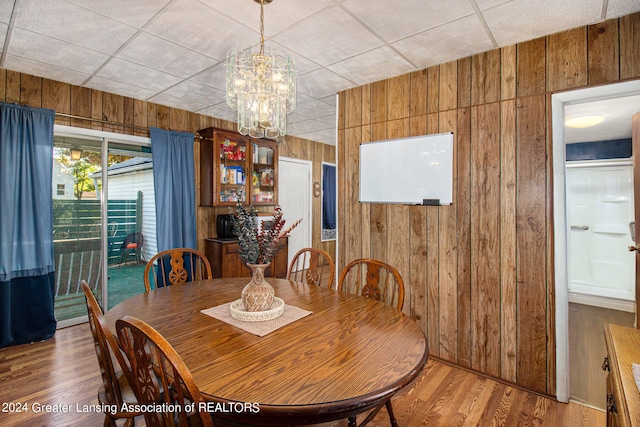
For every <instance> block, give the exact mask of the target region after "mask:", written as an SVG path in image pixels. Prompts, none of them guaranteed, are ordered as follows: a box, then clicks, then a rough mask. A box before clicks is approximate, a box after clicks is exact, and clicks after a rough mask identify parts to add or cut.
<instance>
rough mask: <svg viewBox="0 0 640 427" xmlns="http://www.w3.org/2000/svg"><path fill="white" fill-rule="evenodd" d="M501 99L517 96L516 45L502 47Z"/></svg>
mask: <svg viewBox="0 0 640 427" xmlns="http://www.w3.org/2000/svg"><path fill="white" fill-rule="evenodd" d="M500 56H501V58H500V99H511V98H515V97H516V74H517V60H516V46H515V45H511V46H506V47H503V48H502V49H500Z"/></svg>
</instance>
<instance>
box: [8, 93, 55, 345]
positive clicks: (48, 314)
mask: <svg viewBox="0 0 640 427" xmlns="http://www.w3.org/2000/svg"><path fill="white" fill-rule="evenodd" d="M54 118H55V112H54V111H53V110H44V109H38V108H30V107H23V106H18V105H13V104H5V103H0V209H1V210H2V212H1V214H0V215H1V220H0V347H6V346H9V345H16V344H24V343H28V342H34V341H41V340H45V339H48V338H51V337H52V336H53V335H54V333H55V331H56V318H55V314H54V308H53V302H54V295H55V290H54V260H53V204H52V198H51V186H52V171H53V122H54Z"/></svg>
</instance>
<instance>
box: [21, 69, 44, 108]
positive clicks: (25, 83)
mask: <svg viewBox="0 0 640 427" xmlns="http://www.w3.org/2000/svg"><path fill="white" fill-rule="evenodd" d="M20 104H25V105H30V106H32V107H37V108H41V107H42V78H41V77H36V76H31V75H29V74H22V76H21V78H20Z"/></svg>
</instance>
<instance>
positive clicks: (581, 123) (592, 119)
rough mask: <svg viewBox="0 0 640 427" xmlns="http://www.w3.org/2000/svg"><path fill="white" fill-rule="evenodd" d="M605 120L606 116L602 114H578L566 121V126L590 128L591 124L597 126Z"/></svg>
mask: <svg viewBox="0 0 640 427" xmlns="http://www.w3.org/2000/svg"><path fill="white" fill-rule="evenodd" d="M603 121H604V116H603V115H601V114H592V115H589V116H578V117H571V118H569V119H566V120H565V121H564V124H565V125H566V126H569V127H570V128H588V127H591V126H595V125H597V124H598V123H602V122H603Z"/></svg>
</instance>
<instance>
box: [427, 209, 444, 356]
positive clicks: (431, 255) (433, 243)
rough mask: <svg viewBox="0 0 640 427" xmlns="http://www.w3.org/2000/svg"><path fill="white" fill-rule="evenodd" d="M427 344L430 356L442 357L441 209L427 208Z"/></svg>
mask: <svg viewBox="0 0 640 427" xmlns="http://www.w3.org/2000/svg"><path fill="white" fill-rule="evenodd" d="M425 209H426V216H427V257H426V267H427V342H428V343H429V354H432V355H435V356H440V282H439V276H440V258H439V255H440V250H439V243H440V239H439V230H440V218H439V216H440V209H441V208H440V207H437V206H427V207H425Z"/></svg>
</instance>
